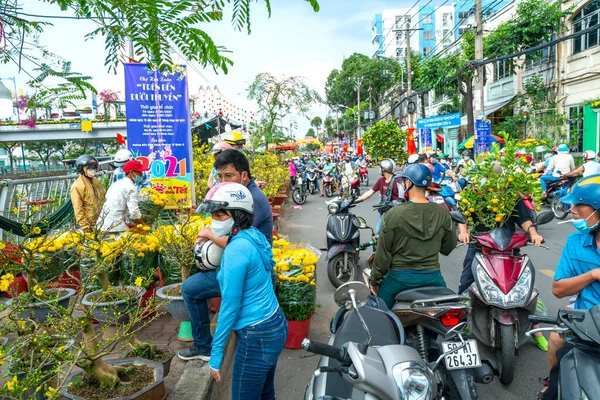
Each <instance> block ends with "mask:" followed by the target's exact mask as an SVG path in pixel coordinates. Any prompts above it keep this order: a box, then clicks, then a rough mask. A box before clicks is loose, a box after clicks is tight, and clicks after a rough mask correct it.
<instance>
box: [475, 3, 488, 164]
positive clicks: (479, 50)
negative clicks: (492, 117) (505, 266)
mask: <svg viewBox="0 0 600 400" xmlns="http://www.w3.org/2000/svg"><path fill="white" fill-rule="evenodd" d="M482 13H483V12H482V9H481V0H475V60H477V61H481V60H483V15H482ZM483 68H484V67H483V66H480V67H478V68H477V90H479V102H478V103H479V104H478V105H477V107H478V109H479V118H480V119H482V120H483V118H484V117H485V108H484V98H483ZM475 120H477V117H475ZM474 133H475V137H474V138H473V139H474V142H473V154H476V152H477V142H478V140H477V139H478V137H477V124H476V126H475V132H474Z"/></svg>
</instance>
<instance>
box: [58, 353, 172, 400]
mask: <svg viewBox="0 0 600 400" xmlns="http://www.w3.org/2000/svg"><path fill="white" fill-rule="evenodd" d="M105 361H106V363H107V364H109V365H125V364H134V365H147V366H149V367H151V368H153V369H154V382H152V383H151V384H150V385H148V386H146V387H145V388H144V389H142V390H140V391H138V392H136V393H134V394H132V395H131V396H126V397H117V398H114V399H106V400H136V399H143V400H164V399H166V398H167V390H166V389H165V374H164V369H163V366H162V364H161V363H157V362H154V361H150V360H145V359H143V358H137V357H132V358H119V359H116V360H105ZM83 373H84V372H83V370H81V369H76V370H75V371H73V372H72V373H71V374H69V376H68V377H67V380H66V381H65V385H68V384H69V382H72V381H73V379H75V378H76V377H78V376H81V375H83ZM67 390H68V389H67ZM62 395H63V396H64V397H66V398H67V399H72V400H86V399H85V398H83V397H79V396H75V395H74V394H71V393H69V392H66V391H65V392H63V393H62Z"/></svg>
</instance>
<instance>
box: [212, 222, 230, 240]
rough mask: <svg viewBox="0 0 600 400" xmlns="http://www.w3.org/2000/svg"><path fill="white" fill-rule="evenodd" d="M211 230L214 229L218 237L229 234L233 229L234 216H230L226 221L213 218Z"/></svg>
mask: <svg viewBox="0 0 600 400" xmlns="http://www.w3.org/2000/svg"><path fill="white" fill-rule="evenodd" d="M210 230H211V231H213V233H214V234H215V235H217V236H218V237H221V236H227V235H229V234H230V233H231V231H232V230H233V218H229V219H228V220H225V221H217V220H216V219H213V220H212V223H211V225H210Z"/></svg>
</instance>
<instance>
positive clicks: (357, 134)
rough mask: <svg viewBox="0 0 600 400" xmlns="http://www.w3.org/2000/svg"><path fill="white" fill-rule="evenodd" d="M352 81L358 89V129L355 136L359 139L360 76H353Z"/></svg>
mask: <svg viewBox="0 0 600 400" xmlns="http://www.w3.org/2000/svg"><path fill="white" fill-rule="evenodd" d="M354 81H355V82H356V86H357V90H358V131H357V132H356V138H357V139H360V84H361V83H362V78H354Z"/></svg>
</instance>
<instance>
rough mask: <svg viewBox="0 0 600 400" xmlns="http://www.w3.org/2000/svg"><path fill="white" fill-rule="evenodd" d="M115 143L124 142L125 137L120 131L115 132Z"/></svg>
mask: <svg viewBox="0 0 600 400" xmlns="http://www.w3.org/2000/svg"><path fill="white" fill-rule="evenodd" d="M117 143H118V144H125V143H126V141H125V137H124V136H123V135H121V134H120V133H117Z"/></svg>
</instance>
